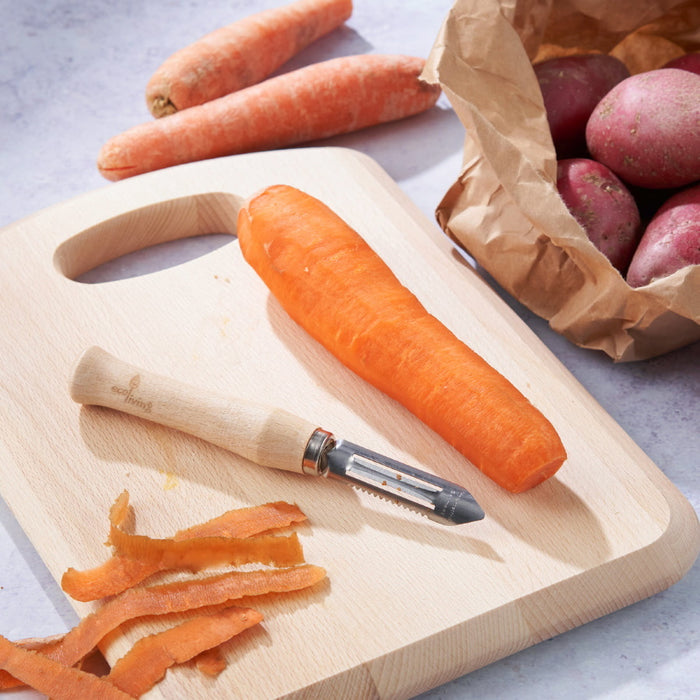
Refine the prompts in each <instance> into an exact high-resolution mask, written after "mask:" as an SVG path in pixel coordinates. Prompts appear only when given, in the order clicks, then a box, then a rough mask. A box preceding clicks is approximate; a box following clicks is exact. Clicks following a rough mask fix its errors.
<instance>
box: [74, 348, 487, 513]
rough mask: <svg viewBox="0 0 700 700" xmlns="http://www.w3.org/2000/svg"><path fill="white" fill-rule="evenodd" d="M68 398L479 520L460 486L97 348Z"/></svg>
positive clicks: (269, 462) (264, 462)
mask: <svg viewBox="0 0 700 700" xmlns="http://www.w3.org/2000/svg"><path fill="white" fill-rule="evenodd" d="M70 394H71V398H72V399H73V400H74V401H76V402H77V403H81V404H87V405H97V406H104V407H107V408H112V409H116V410H118V411H122V412H124V413H129V414H131V415H134V416H138V417H140V418H145V419H147V420H150V421H154V422H156V423H160V424H161V425H165V426H168V427H170V428H175V429H177V430H181V431H182V432H185V433H188V434H190V435H194V436H196V437H199V438H202V439H203V440H206V441H207V442H210V443H212V444H214V445H217V446H219V447H223V448H224V449H226V450H229V451H232V452H235V453H236V454H238V455H240V456H241V457H245V458H246V459H249V460H251V461H252V462H255V463H256V464H259V465H261V466H265V467H272V468H275V469H282V470H285V471H291V472H299V473H301V474H306V475H310V476H321V477H326V476H330V477H335V478H338V479H342V480H345V481H348V482H350V483H351V484H353V485H355V486H358V487H360V488H362V489H365V490H369V491H370V492H373V493H375V494H378V495H379V496H382V497H384V498H388V499H389V500H392V501H395V502H398V503H400V504H402V505H405V506H408V507H409V508H411V509H412V510H416V511H417V512H419V513H421V514H422V515H427V516H428V517H429V518H431V519H433V520H435V521H437V522H440V523H443V524H449V525H459V524H464V523H468V522H473V521H475V520H481V519H482V518H483V517H484V511H483V510H482V509H481V507H480V506H479V504H478V503H477V502H476V500H475V499H474V497H473V496H472V495H471V494H470V493H469V492H468V491H467V490H465V489H464V488H462V487H461V486H458V485H457V484H454V483H452V482H450V481H446V480H444V479H441V478H439V477H437V476H434V475H432V474H429V473H427V472H423V471H421V470H419V469H414V468H413V467H410V466H408V465H407V464H403V463H401V462H398V461H396V460H394V459H390V458H389V457H385V456H383V455H381V454H378V453H377V452H373V451H371V450H368V449H365V448H364V447H360V446H359V445H355V444H354V443H352V442H348V441H346V440H342V439H338V438H336V437H335V436H334V435H333V434H332V433H330V432H328V431H327V430H324V429H322V428H318V427H317V426H316V425H314V424H313V423H310V422H309V421H307V420H305V419H303V418H299V417H297V416H295V415H292V414H291V413H288V412H287V411H284V410H281V409H279V408H274V407H270V406H266V405H264V404H261V403H256V402H251V401H247V400H240V399H234V398H231V397H229V396H226V395H224V394H219V393H215V392H210V391H205V390H202V389H200V388H198V387H194V386H191V385H189V384H185V383H183V382H180V381H177V380H174V379H171V378H169V377H165V376H161V375H159V374H155V373H152V372H148V371H146V370H143V369H140V368H138V367H135V366H133V365H130V364H128V363H127V362H124V361H123V360H120V359H119V358H117V357H114V356H113V355H111V354H110V353H108V352H106V351H105V350H103V349H101V348H99V347H96V346H93V347H90V348H88V349H87V350H85V352H84V353H83V354H82V355H81V356H80V358H79V359H78V361H77V364H76V366H75V368H74V370H73V375H72V378H71V382H70Z"/></svg>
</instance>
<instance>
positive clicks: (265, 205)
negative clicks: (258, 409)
mask: <svg viewBox="0 0 700 700" xmlns="http://www.w3.org/2000/svg"><path fill="white" fill-rule="evenodd" d="M238 239H239V242H240V246H241V250H242V252H243V255H244V257H245V259H246V260H247V261H248V263H250V265H251V266H252V267H253V268H254V269H255V270H256V272H257V273H258V275H259V276H260V277H261V278H262V280H263V281H264V282H265V283H266V285H267V286H268V287H269V289H270V290H271V292H272V293H273V295H274V296H275V297H276V298H277V300H278V301H279V302H280V303H281V305H282V307H283V308H284V309H285V310H286V311H287V313H288V314H289V315H290V316H291V317H292V319H293V320H294V321H296V322H297V323H298V324H299V325H301V326H302V327H303V328H305V329H306V331H307V332H308V333H310V335H312V336H313V337H314V338H315V339H316V340H318V341H319V342H320V343H321V344H322V345H324V346H325V347H326V348H327V349H328V350H329V351H330V352H332V353H333V354H334V355H335V356H336V357H337V358H338V359H339V360H340V361H341V362H343V363H344V364H345V365H346V366H347V367H349V368H350V369H352V370H353V371H354V372H355V373H357V374H358V375H359V376H361V377H363V378H364V379H365V380H367V381H368V382H370V383H371V384H372V385H374V386H375V387H377V388H378V389H380V390H381V391H383V392H385V393H386V394H388V395H389V396H391V397H392V398H394V399H396V400H397V401H399V402H400V403H401V404H403V405H404V406H405V407H406V408H408V409H409V410H410V411H412V412H413V413H414V414H415V415H416V416H417V417H418V418H420V419H421V420H422V421H423V422H425V423H426V424H427V425H428V426H430V427H431V428H432V429H433V430H435V431H436V432H437V433H438V434H439V435H441V436H442V437H443V438H444V439H445V440H447V442H449V443H450V444H451V445H453V446H454V447H455V448H457V449H458V450H459V451H460V452H461V453H462V454H464V455H465V456H466V457H467V458H468V459H469V460H470V461H471V462H472V463H473V464H474V465H475V466H477V467H478V468H479V469H481V470H482V471H483V472H484V473H485V474H486V475H487V476H489V477H490V478H491V479H493V480H494V481H495V482H497V483H498V484H500V485H501V486H503V487H504V488H505V489H507V490H509V491H511V492H520V491H524V490H526V489H529V488H531V487H533V486H535V485H536V484H538V483H540V482H542V481H543V480H545V479H547V478H548V477H550V476H551V475H552V474H554V473H555V472H556V471H557V469H559V467H560V466H561V464H562V463H563V462H564V460H565V458H566V452H565V450H564V447H563V445H562V443H561V440H560V439H559V436H558V435H557V433H556V431H555V430H554V428H553V426H552V425H551V423H550V422H549V421H548V420H547V419H546V418H545V417H544V416H543V414H542V413H541V412H540V411H539V410H537V409H536V408H535V407H534V406H533V405H532V404H531V403H530V402H529V401H528V400H527V399H526V398H525V397H524V396H523V395H522V394H521V393H520V392H519V391H518V390H517V389H516V388H515V387H514V386H513V385H512V384H511V383H510V382H509V381H508V380H507V379H506V378H505V377H503V376H502V375H501V374H500V373H499V372H498V371H496V370H495V369H494V368H493V367H491V366H490V365H489V364H488V363H487V362H486V361H485V360H484V359H482V358H481V357H480V356H479V355H478V354H476V353H475V352H474V351H472V350H471V349H470V348H469V347H468V346H467V345H465V344H464V343H463V342H462V341H460V340H459V339H458V338H457V337H456V336H455V335H454V334H453V333H452V332H451V331H450V330H449V329H448V328H446V327H445V326H444V325H443V324H442V323H440V321H438V320H437V319H436V318H435V317H434V316H432V315H430V314H429V313H428V312H427V311H426V310H425V308H424V307H423V306H422V305H421V303H420V302H419V300H418V299H417V298H416V297H415V296H414V295H413V294H412V293H411V292H410V291H409V290H408V289H406V288H405V287H404V286H403V285H402V284H401V283H400V282H399V281H398V279H397V278H396V277H395V276H394V274H393V273H392V271H391V270H390V269H389V267H388V266H387V265H386V264H385V263H384V262H383V261H382V260H381V258H379V256H378V255H377V254H376V253H375V252H374V251H373V250H372V249H371V248H370V247H369V245H367V243H366V242H365V241H364V240H363V239H362V238H361V237H360V235H359V234H358V233H357V232H355V231H354V230H353V229H352V228H351V227H350V226H348V225H347V224H346V223H345V222H344V221H343V220H342V219H341V218H340V217H338V216H337V215H336V214H335V213H334V212H333V211H332V210H331V209H330V208H328V207H327V206H326V205H325V204H323V203H322V202H320V201H319V200H317V199H315V198H314V197H311V196H310V195H308V194H306V193H303V192H300V191H299V190H297V189H295V188H292V187H288V186H286V185H278V186H273V187H270V188H267V189H266V190H265V191H263V192H262V193H260V194H258V195H256V196H254V197H253V198H251V199H250V200H249V202H248V203H247V204H246V205H245V206H244V207H243V208H242V209H241V210H240V212H239V218H238Z"/></svg>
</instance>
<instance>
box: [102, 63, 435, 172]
mask: <svg viewBox="0 0 700 700" xmlns="http://www.w3.org/2000/svg"><path fill="white" fill-rule="evenodd" d="M424 64H425V62H424V60H423V59H421V58H415V57H411V56H393V55H378V54H362V55H358V56H345V57H342V58H334V59H331V60H329V61H323V62H321V63H315V64H313V65H310V66H306V67H304V68H300V69H298V70H295V71H292V72H290V73H285V74H283V75H279V76H276V77H274V78H270V79H268V80H265V81H264V82H262V83H258V84H257V85H253V86H251V87H247V88H245V89H243V90H239V91H238V92H234V93H231V94H230V95H226V96H224V97H220V98H218V99H216V100H212V101H211V102H207V103H206V104H202V105H198V106H196V107H191V108H189V109H186V110H183V111H181V112H177V113H175V114H171V115H169V116H167V117H164V118H163V119H156V120H152V121H150V122H146V123H144V124H139V125H138V126H135V127H133V128H131V129H128V130H127V131H125V132H123V133H121V134H118V135H117V136H115V137H113V138H111V139H110V140H109V141H107V142H106V143H105V144H104V145H103V147H102V149H101V150H100V153H99V155H98V159H97V167H98V169H99V171H100V172H101V173H102V175H104V176H105V177H106V178H107V179H108V180H121V179H123V178H127V177H131V176H133V175H139V174H141V173H146V172H150V171H153V170H159V169H161V168H167V167H170V166H174V165H179V164H182V163H189V162H192V161H198V160H204V159H208V158H217V157H220V156H227V155H233V154H236V153H248V152H251V151H262V150H269V149H275V148H284V147H287V146H293V145H298V144H301V143H306V142H308V141H313V140H317V139H323V138H327V137H329V136H335V135H337V134H342V133H348V132H351V131H356V130H358V129H363V128H365V127H368V126H373V125H375V124H381V123H384V122H390V121H394V120H397V119H402V118H404V117H408V116H411V115H414V114H417V113H419V112H423V111H425V110H427V109H429V108H430V107H432V106H433V105H434V104H435V102H436V101H437V99H438V96H439V93H440V88H439V87H437V86H433V85H429V84H427V83H425V82H423V81H422V80H420V79H419V75H420V73H421V71H422V70H423V66H424Z"/></svg>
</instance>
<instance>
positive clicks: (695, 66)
mask: <svg viewBox="0 0 700 700" xmlns="http://www.w3.org/2000/svg"><path fill="white" fill-rule="evenodd" d="M664 68H678V69H679V70H688V71H690V72H691V73H695V74H697V75H700V52H696V53H687V54H685V56H679V57H678V58H674V59H672V60H670V61H669V62H668V63H667V64H666V65H665V66H664Z"/></svg>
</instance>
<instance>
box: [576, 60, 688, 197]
mask: <svg viewBox="0 0 700 700" xmlns="http://www.w3.org/2000/svg"><path fill="white" fill-rule="evenodd" d="M586 142H587V144H588V149H589V151H590V154H591V157H592V158H594V159H595V160H597V161H600V162H601V163H604V164H605V165H607V166H608V167H609V168H610V169H611V170H612V171H613V172H614V173H615V174H616V175H618V177H620V178H621V179H622V180H624V181H625V182H626V183H628V184H630V185H636V186H639V187H649V188H671V187H682V186H684V185H689V184H690V183H692V182H694V181H695V180H697V179H698V177H700V75H695V74H694V73H691V72H690V71H686V70H679V69H677V68H660V69H658V70H653V71H649V72H647V73H638V74H637V75H633V76H631V77H629V78H627V79H626V80H623V81H622V82H621V83H619V84H618V85H616V86H615V87H614V88H613V89H612V90H611V91H610V92H609V93H608V94H607V95H606V96H605V97H604V98H603V99H602V100H601V101H600V102H599V104H598V106H597V107H596V108H595V110H593V113H592V114H591V117H590V119H589V120H588V125H587V126H586Z"/></svg>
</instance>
